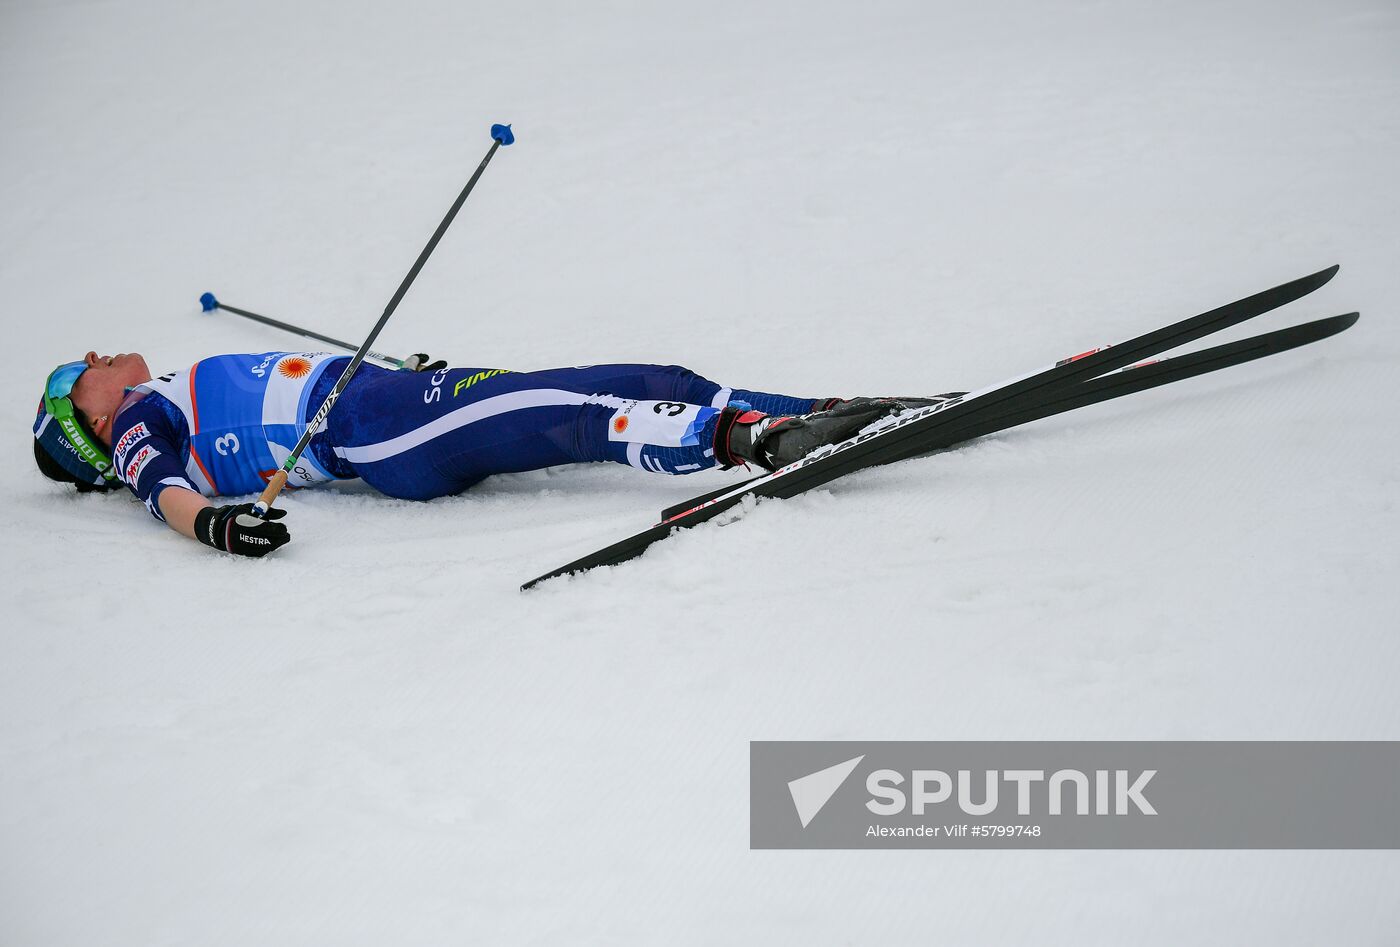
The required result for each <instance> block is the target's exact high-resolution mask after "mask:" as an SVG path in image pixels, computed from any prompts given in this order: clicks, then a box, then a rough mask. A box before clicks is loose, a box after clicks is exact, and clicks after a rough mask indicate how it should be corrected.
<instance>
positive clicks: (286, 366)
mask: <svg viewBox="0 0 1400 947" xmlns="http://www.w3.org/2000/svg"><path fill="white" fill-rule="evenodd" d="M277 371H278V373H279V374H280V375H281V376H282V377H283V378H305V377H306V376H307V375H310V374H311V363H310V362H308V361H307V360H306V359H304V358H302V357H301V356H300V355H293V356H291V357H289V358H284V359H282V361H280V362H278V363H277Z"/></svg>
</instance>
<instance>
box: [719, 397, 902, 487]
mask: <svg viewBox="0 0 1400 947" xmlns="http://www.w3.org/2000/svg"><path fill="white" fill-rule="evenodd" d="M857 400H860V401H861V403H856V401H857ZM903 407H904V405H902V404H901V403H900V402H898V401H895V400H893V399H889V398H866V399H855V400H852V401H849V402H841V403H839V404H837V405H836V406H835V407H833V408H830V409H827V410H823V411H814V412H813V413H811V414H799V415H772V414H764V413H763V412H761V411H754V410H752V409H748V408H737V407H729V408H725V409H724V410H723V411H721V412H720V417H719V425H718V426H717V427H716V428H715V459H716V460H718V461H719V463H720V466H721V467H725V468H728V467H737V466H739V465H740V464H753V465H755V466H757V467H762V468H763V469H764V470H777V469H778V468H779V467H786V466H787V465H788V464H790V463H792V462H793V461H796V460H801V459H802V458H803V457H806V456H807V455H808V454H810V453H811V452H812V451H814V450H816V449H817V448H818V447H822V446H825V445H827V444H835V443H838V442H840V441H844V440H846V439H847V438H849V437H853V436H855V435H856V434H857V433H859V432H860V430H861V428H863V427H865V426H866V425H868V424H871V423H872V422H875V421H878V420H879V419H880V418H883V417H886V416H888V415H891V414H894V413H895V412H897V411H900V410H902V409H903Z"/></svg>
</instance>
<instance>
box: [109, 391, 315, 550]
mask: <svg viewBox="0 0 1400 947" xmlns="http://www.w3.org/2000/svg"><path fill="white" fill-rule="evenodd" d="M117 427H118V428H119V430H115V431H114V434H115V437H114V440H113V442H112V443H113V452H112V453H113V459H114V461H115V463H116V468H117V476H118V477H119V478H120V479H121V481H122V482H123V483H125V484H126V485H127V486H128V487H129V488H130V489H131V492H132V493H134V494H136V498H137V499H139V500H140V501H141V502H142V503H144V504H146V509H148V510H150V511H151V515H152V516H154V517H155V518H156V519H158V520H161V521H163V522H165V523H166V524H168V525H169V526H170V528H171V529H173V530H175V531H176V532H178V533H182V534H183V535H185V536H189V537H190V538H192V539H197V540H199V541H200V542H202V543H204V544H205V545H206V546H212V547H214V548H215V549H218V550H221V551H223V552H231V553H234V554H235V555H239V556H254V557H257V556H265V555H267V554H268V553H270V552H272V551H273V550H274V549H276V548H277V547H279V546H283V545H286V543H287V542H288V541H289V540H290V539H291V537H290V536H289V535H288V533H287V527H286V526H284V525H283V524H281V523H277V522H274V521H275V520H278V519H281V518H282V516H284V515H285V513H284V512H283V511H282V510H276V509H274V510H271V511H270V512H269V514H268V516H267V518H266V519H259V518H258V517H256V516H252V515H250V511H251V510H252V504H251V503H240V504H237V505H231V506H214V505H213V504H211V503H210V502H209V501H208V500H206V499H205V498H204V497H203V496H202V495H201V494H200V493H199V491H198V490H197V489H196V488H195V485H194V484H193V483H192V482H191V481H190V479H189V477H188V476H186V474H185V469H184V464H183V463H182V462H181V460H180V457H181V451H180V450H179V449H178V447H177V446H176V445H177V444H179V443H180V435H181V431H180V430H179V429H177V428H174V427H172V421H171V418H170V415H169V414H167V413H166V412H164V411H163V410H162V409H161V408H160V404H159V402H158V401H156V400H155V399H153V398H152V399H142V400H138V401H136V402H133V403H131V404H129V405H128V406H125V407H123V408H122V410H121V412H120V413H119V414H118V415H117Z"/></svg>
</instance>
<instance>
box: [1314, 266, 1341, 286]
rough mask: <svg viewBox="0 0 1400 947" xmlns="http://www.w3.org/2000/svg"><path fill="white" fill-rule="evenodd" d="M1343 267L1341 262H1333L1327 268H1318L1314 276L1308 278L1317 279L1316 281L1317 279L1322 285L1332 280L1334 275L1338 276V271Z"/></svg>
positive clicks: (1318, 283)
mask: <svg viewBox="0 0 1400 947" xmlns="http://www.w3.org/2000/svg"><path fill="white" fill-rule="evenodd" d="M1341 268H1342V264H1340V263H1333V264H1332V265H1331V266H1329V267H1328V268H1327V269H1325V270H1318V271H1317V272H1316V273H1314V274H1313V275H1312V276H1309V277H1308V279H1310V280H1316V281H1317V285H1319V286H1321V285H1322V284H1323V283H1326V282H1327V281H1328V280H1330V279H1331V278H1332V277H1334V276H1336V275H1337V271H1338V270H1340V269H1341Z"/></svg>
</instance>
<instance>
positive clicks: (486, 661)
mask: <svg viewBox="0 0 1400 947" xmlns="http://www.w3.org/2000/svg"><path fill="white" fill-rule="evenodd" d="M1397 103H1400V8H1397V6H1396V4H1395V3H1394V2H1393V0H1329V2H1327V3H1319V2H1300V0H1270V2H1264V0H1248V2H1223V3H1180V2H1178V3H1170V4H1168V3H1149V2H1116V3H1109V2H1098V0H1083V2H1056V3H1037V2H1034V0H1009V2H998V3H977V4H974V3H912V2H911V3H891V2H866V3H854V2H847V3H836V2H806V3H797V2H773V3H764V4H751V3H728V2H720V3H705V4H680V3H667V4H646V3H632V2H593V3H588V4H571V3H562V2H557V3H518V4H513V3H495V4H484V3H474V4H467V3H453V2H448V0H424V2H397V3H393V4H372V3H357V4H338V3H328V2H315V3H310V2H308V3H268V2H260V3H227V2H219V3H214V2H207V0H180V2H175V0H153V2H140V3H117V2H109V0H83V2H74V0H46V2H30V3H22V2H15V0H6V2H3V3H0V128H3V129H4V131H3V147H0V206H3V207H4V212H3V215H0V312H3V313H4V319H5V327H6V330H7V333H8V336H9V342H8V344H9V346H10V349H11V351H12V353H13V354H12V357H11V362H12V364H13V365H14V369H13V370H12V371H11V372H9V373H7V374H6V375H5V376H4V379H3V382H0V384H3V395H4V397H3V399H2V402H3V404H4V405H6V406H7V407H6V408H5V427H6V429H7V430H8V431H9V432H10V435H9V436H10V441H9V443H10V444H11V447H12V450H11V452H10V453H9V454H8V455H6V456H5V458H4V459H3V462H2V463H0V484H3V488H4V491H5V493H6V494H7V495H8V496H10V497H11V501H10V504H9V512H8V514H7V516H6V529H5V535H6V542H5V544H4V553H3V555H4V576H5V613H6V616H7V618H8V620H7V621H6V622H5V624H4V627H3V629H0V944H4V945H5V947H12V945H45V947H49V945H84V947H87V945H93V944H112V945H127V944H130V945H159V944H203V945H214V944H229V945H247V944H271V943H278V944H336V945H345V944H443V943H497V942H509V943H533V944H557V943H573V942H581V943H655V942H666V943H672V942H674V943H694V944H713V943H803V944H808V943H950V944H953V943H969V942H1002V943H1010V942H1023V943H1024V942H1033V943H1041V944H1061V943H1063V944H1069V943H1083V942H1086V941H1087V942H1101V943H1102V942H1128V941H1133V942H1138V943H1160V944H1180V943H1207V942H1210V943H1237V942H1241V941H1244V942H1253V943H1397V942H1400V933H1397V932H1400V906H1398V904H1400V901H1398V899H1397V898H1396V896H1395V892H1396V891H1397V890H1400V855H1397V853H1395V852H1372V853H1365V852H1152V851H1148V852H1095V851H1089V852H967V851H959V852H914V853H907V852H906V853H891V852H874V853H871V852H860V853H854V852H753V851H749V850H748V809H747V806H748V789H747V779H748V741H750V740H752V739H864V738H869V739H982V738H991V739H1071V738H1072V739H1395V738H1400V698H1397V687H1396V679H1395V671H1396V668H1397V667H1398V666H1400V636H1397V635H1396V626H1397V622H1396V619H1395V614H1396V610H1397V605H1400V600H1398V599H1397V591H1396V581H1397V575H1400V568H1398V567H1400V542H1398V541H1397V533H1400V523H1398V522H1397V510H1396V499H1397V473H1396V462H1397V460H1400V450H1398V449H1397V448H1400V440H1398V439H1400V433H1397V432H1398V431H1400V426H1397V423H1396V422H1397V418H1396V397H1395V392H1394V379H1395V373H1396V370H1397V367H1400V330H1397V328H1396V322H1395V319H1394V311H1393V310H1394V304H1395V301H1396V299H1397V298H1400V266H1398V265H1397V263H1398V261H1400V224H1397V221H1400V190H1397V187H1396V183H1395V181H1396V178H1395V174H1396V168H1397V167H1400V106H1397ZM495 121H510V122H514V123H515V128H516V131H517V133H518V135H519V141H518V143H517V144H516V145H515V146H514V147H513V148H511V149H509V150H507V151H502V152H501V153H500V154H499V155H498V157H497V158H496V160H495V161H494V162H493V164H492V165H491V168H490V170H489V171H488V172H487V174H486V176H485V177H484V178H483V180H482V183H481V185H480V187H478V189H477V191H476V192H475V194H473V196H472V198H471V200H470V201H469V203H468V204H467V207H466V210H465V211H464V212H463V214H462V216H461V217H460V218H459V220H458V222H457V224H456V225H455V226H454V228H453V229H452V231H451V232H450V233H449V234H448V235H447V237H446V239H444V240H443V242H442V244H441V246H440V247H439V249H438V251H437V253H436V255H435V256H434V258H433V259H432V261H431V262H430V264H429V265H428V267H427V268H426V269H425V271H424V272H423V274H422V277H421V278H420V279H419V281H418V283H417V284H416V285H415V286H414V288H413V290H412V292H411V293H410V295H409V296H408V298H407V300H406V301H405V303H404V305H403V306H402V307H401V308H400V310H399V312H398V314H397V315H396V316H395V318H394V321H393V322H392V323H391V324H390V326H389V328H388V329H387V331H386V332H385V334H384V336H383V337H382V343H381V344H382V347H383V348H384V349H386V350H389V351H400V352H406V351H414V350H417V349H420V348H423V347H426V348H428V349H429V350H430V351H432V352H434V353H435V354H439V355H445V356H449V357H451V358H453V359H455V360H458V361H460V362H463V363H467V364H485V365H500V366H507V367H513V368H519V369H524V368H537V367H551V366H556V365H567V364H586V363H590V362H599V361H632V360H638V361H643V360H644V361H663V362H669V361H679V362H682V363H684V364H687V365H689V366H691V367H693V368H695V369H696V370H697V371H700V372H702V373H704V374H707V375H710V376H712V377H715V378H716V379H717V380H720V381H723V382H725V383H728V384H734V385H743V386H753V387H769V388H772V389H776V390H780V391H791V392H793V393H799V394H811V395H828V394H853V393H881V392H897V393H907V392H921V391H944V390H947V389H950V388H957V387H971V386H976V385H981V384H984V383H987V382H990V381H994V380H996V379H998V378H1002V377H1005V376H1007V375H1009V374H1012V373H1014V372H1017V371H1022V370H1025V369H1028V368H1032V367H1034V366H1036V365H1038V364H1042V363H1044V362H1046V361H1048V360H1050V359H1053V358H1056V357H1059V356H1062V355H1065V354H1068V353H1070V352H1074V351H1078V350H1080V349H1083V348H1087V347H1090V346H1093V345H1097V344H1101V343H1104V342H1111V341H1113V340H1116V339H1121V338H1124V337H1127V336H1130V335H1133V334H1136V333H1137V332H1139V331H1142V330H1145V329H1148V328H1152V327H1154V326H1156V325H1159V324H1161V323H1164V322H1166V321H1169V320H1172V319H1175V318H1178V317H1181V316H1184V315H1188V314H1190V313H1193V312H1197V311H1200V310H1203V309H1206V308H1210V307H1212V306H1214V305H1217V304H1219V303H1222V302H1225V301H1228V300H1230V299H1233V298H1236V297H1238V296H1241V295H1245V294H1247V293H1250V292H1253V291H1255V290H1258V289H1262V288H1265V287H1267V286H1271V285H1274V284H1277V283H1280V282H1282V281H1284V280H1287V279H1290V278H1293V277H1295V276H1299V275H1302V274H1304V273H1307V272H1311V271H1313V270H1316V269H1320V268H1321V267H1323V266H1326V265H1328V264H1330V263H1333V262H1341V263H1342V264H1343V265H1344V267H1343V270H1342V273H1341V275H1340V276H1339V277H1338V278H1337V280H1335V281H1334V282H1333V283H1332V284H1331V285H1330V286H1328V287H1327V288H1326V289H1324V290H1323V291H1321V292H1319V293H1318V294H1316V296H1315V297H1312V298H1309V299H1308V300H1307V301H1306V302H1303V303H1300V304H1297V305H1295V306H1292V307H1290V308H1289V310H1288V311H1286V312H1284V313H1280V314H1279V315H1278V316H1276V317H1270V318H1269V319H1267V320H1260V324H1262V323H1265V322H1267V325H1264V326H1262V327H1263V328H1273V327H1276V326H1279V325H1285V324H1289V323H1291V322H1297V321H1301V320H1302V319H1304V318H1307V317H1314V316H1322V315H1330V314H1332V313H1336V312H1345V311H1349V310H1352V309H1360V310H1362V312H1363V317H1362V321H1361V322H1360V323H1359V324H1358V326H1357V327H1356V328H1355V329H1353V330H1351V331H1350V332H1348V333H1346V334H1345V335H1343V336H1341V337H1338V338H1336V339H1333V340H1330V341H1328V342H1325V343H1322V344H1320V345H1318V346H1315V347H1313V348H1309V349H1307V350H1304V351H1299V352H1294V353H1290V354H1288V355H1285V356H1281V357H1278V358H1275V359H1272V360H1269V361H1267V362H1265V363H1259V364H1255V365H1250V366H1245V367H1242V368H1238V369H1234V370H1232V371H1230V372H1228V373H1222V374H1221V375H1218V376H1213V377H1211V378H1207V379H1200V380H1197V381H1194V382H1188V383H1185V384H1183V385H1181V386H1179V387H1177V388H1174V389H1171V390H1166V391H1159V392H1153V393H1149V394H1146V395H1141V396H1138V397H1136V398H1134V399H1129V400H1125V401H1122V402H1118V403H1115V404H1113V405H1106V406H1101V407H1098V408H1094V409H1090V410H1086V411H1082V412H1078V413H1076V414H1074V415H1073V416H1068V417H1064V418H1060V419H1055V420H1052V421H1047V422H1042V423H1040V424H1038V425H1034V426H1030V427H1027V428H1023V429H1020V430H1017V431H1014V432H1010V433H1007V434H1004V435H1001V436H999V437H996V438H992V439H989V440H986V441H983V442H980V443H977V444H975V445H971V446H968V447H966V448H963V449H960V450H958V451H955V452H950V453H947V454H944V455H941V456H938V457H936V458H932V459H925V460H919V461H915V462H909V463H904V464H901V465H898V466H896V467H891V468H888V469H882V470H878V471H874V472H869V473H866V474H863V475H860V476H857V477H852V478H851V479H849V480H846V481H843V482H841V483H839V484H835V485H832V486H831V487H830V488H829V489H826V490H823V491H820V492H818V493H816V494H814V495H810V496H806V497H804V498H800V499H798V500H794V501H791V502H785V503H772V504H765V505H761V506H760V507H759V508H758V509H757V510H755V511H753V512H752V513H751V514H750V515H747V516H745V517H744V518H743V519H741V520H740V522H738V523H737V524H735V525H732V526H728V527H724V528H719V527H707V528H702V529H699V530H696V531H694V532H692V533H688V534H685V535H683V536H680V537H677V538H673V539H671V540H669V541H667V542H666V543H664V544H662V545H661V546H659V547H657V548H655V549H653V550H652V551H651V552H650V553H648V554H647V555H646V556H645V558H643V559H641V560H640V561H637V562H633V563H630V564H628V565H625V566H623V567H620V568H615V569H611V570H604V571H601V572H597V573H594V574H590V575H588V576H586V577H583V578H577V579H572V580H567V581H561V582H555V583H552V584H550V585H548V586H546V587H544V588H542V589H540V590H539V591H537V592H536V593H532V594H529V595H524V594H521V593H520V592H518V591H517V589H516V586H517V584H518V583H519V582H520V581H522V580H524V579H526V578H529V577H530V576H533V575H535V574H537V573H539V572H541V571H543V570H544V569H546V568H548V567H551V566H554V565H557V564H559V563H560V562H563V561H565V560H567V559H571V558H573V557H574V556H576V555H578V554H581V553H583V552H586V551H588V550H590V549H591V548H593V547H595V546H596V545H598V544H599V543H600V541H609V540H611V539H613V538H616V537H620V536H621V535H623V534H625V533H627V532H630V531H632V530H633V529H635V528H639V527H641V526H645V525H647V524H648V523H650V522H651V521H652V520H651V518H652V517H653V516H654V514H655V512H656V511H657V510H659V509H660V508H661V507H662V506H664V505H666V504H668V503H670V502H673V501H675V500H677V499H680V498H682V497H685V496H688V495H691V494H693V493H695V492H698V491H700V490H704V489H709V488H711V487H713V486H715V485H717V484H719V483H722V482H724V478H725V476H726V475H724V474H720V473H717V472H716V473H708V474H704V475H697V476H693V477H689V478H684V479H669V478H663V477H647V476H644V475H642V474H641V473H639V472H637V471H633V470H629V469H626V468H621V467H611V466H609V467H603V466H599V467H592V468H587V469H585V468H575V469H560V470H551V471H548V472H541V473H535V474H529V475H519V476H511V477H502V478H499V479H497V480H494V481H491V482H488V483H486V484H483V485H482V486H481V487H479V488H478V489H474V490H472V491H471V492H470V493H468V494H467V495H465V496H461V497H457V498H453V499H448V500H441V501H437V502H433V503H429V504H424V505H414V504H410V503H403V502H397V501H391V500H386V499H384V498H382V497H379V496H377V495H374V494H373V493H371V492H370V491H368V490H367V489H365V488H363V487H362V486H354V485H352V486H350V487H348V488H342V489H328V490H325V491H323V492H319V493H301V494H298V495H296V496H295V497H291V498H288V499H287V500H286V501H285V506H286V508H287V509H288V510H289V511H290V516H289V520H288V522H289V523H290V524H291V526H292V529H293V533H294V537H295V539H294V542H293V544H292V545H291V546H289V547H288V548H286V549H284V550H282V551H281V552H280V553H279V554H278V555H277V556H276V557H275V558H272V559H269V560H265V561H258V562H253V561H240V560H234V559H230V558H227V557H223V556H219V555H215V554H212V553H210V552H208V551H206V550H204V549H202V548H201V547H198V546H195V545H193V544H191V543H189V542H188V541H186V540H183V539H181V538H179V537H177V536H175V535H173V534H171V533H168V532H167V531H165V530H164V529H163V528H162V527H160V526H159V524H157V523H155V522H154V521H152V520H151V519H150V518H149V517H147V515H146V514H145V512H144V510H142V509H141V508H140V507H139V506H138V505H136V504H135V503H133V502H132V501H131V500H130V499H129V498H127V497H126V496H124V495H123V496H108V497H101V498H84V499H79V498H76V497H74V496H72V495H70V494H69V493H67V492H65V491H64V490H61V489H58V488H56V487H54V486H52V485H50V484H48V483H46V482H44V481H43V480H42V479H41V478H40V476H39V475H38V474H37V472H36V471H35V470H34V469H33V465H32V461H31V460H30V457H29V454H30V448H29V444H28V429H29V425H30V423H31V420H32V417H33V411H34V404H35V401H36V398H37V395H38V392H39V388H40V383H41V380H42V378H43V377H44V374H45V372H47V371H48V369H49V368H50V367H51V366H52V365H54V364H56V363H58V362H59V361H62V360H67V359H71V358H74V357H77V356H80V355H81V354H82V353H83V352H85V351H86V350H88V349H89V348H94V349H97V350H98V351H99V352H104V353H109V352H116V351H129V350H132V349H135V350H138V351H142V352H144V353H145V354H146V355H147V356H148V358H149V360H150V362H151V363H152V366H153V367H154V368H155V369H156V370H157V371H161V370H168V369H172V368H178V367H184V366H186V365H188V364H189V363H190V362H192V361H193V360H195V359H196V358H198V357H200V356H203V355H207V354H212V353H216V352H223V351H249V350H252V351H257V350H265V349H268V348H274V347H288V348H298V347H301V343H300V342H298V341H297V340H296V339H295V338H294V337H291V336H286V335H283V334H281V333H278V332H275V331H273V330H270V329H265V328H263V327H259V326H255V325H252V324H249V323H246V322H243V321H241V320H237V319H235V318H234V317H231V316H226V315H217V316H201V315H199V314H198V308H197V306H196V304H195V299H196V297H197V296H198V295H199V294H200V293H201V292H203V291H205V290H213V291H215V292H217V293H218V294H219V295H220V296H221V297H222V298H223V299H224V300H225V301H227V302H230V303H232V304H235V305H242V306H245V307H247V308H251V309H255V310H259V311H263V312H266V313H268V314H269V315H274V316H280V317H282V318H285V319H289V320H292V321H300V322H304V323H305V324H308V325H311V326H314V327H317V328H319V329H321V330H322V331H325V332H329V333H331V334H333V335H342V336H344V337H347V338H357V337H360V336H362V335H363V334H364V332H366V331H367V330H368V328H369V327H370V326H371V325H372V324H373V322H374V320H375V318H376V317H377V316H378V314H379V313H380V312H381V311H382V307H383V305H384V302H385V301H386V300H387V299H388V297H389V296H390V294H391V293H392V292H393V290H394V288H395V287H396V286H397V284H398V281H399V279H400V278H401V276H402V274H403V272H404V271H405V269H406V268H407V267H408V265H409V264H410V263H411V262H412V260H413V257H414V255H415V254H416V253H417V252H418V249H419V248H420V247H421V246H422V244H423V242H424V240H425V239H426V238H427V236H428V235H429V234H430V233H431V231H432V228H433V227H434V225H435V224H436V223H437V221H438V219H439V218H440V216H441V214H442V213H443V211H444V210H445V208H446V207H447V205H448V204H449V203H450V201H451V199H452V197H453V196H454V195H455V194H456V192H457V191H458V190H459V189H460V187H461V185H462V183H463V181H464V180H465V178H466V177H467V175H468V174H469V173H470V171H471V170H472V169H473V168H474V167H475V165H476V163H477V161H478V160H479V158H480V155H481V154H482V152H483V151H484V150H485V148H486V146H487V145H488V144H489V140H488V138H487V127H488V126H489V125H490V123H492V122H495ZM1248 331H1254V327H1250V329H1249V330H1248ZM1248 331H1237V332H1235V333H1233V334H1232V335H1233V336H1236V337H1238V336H1242V335H1244V334H1248Z"/></svg>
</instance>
